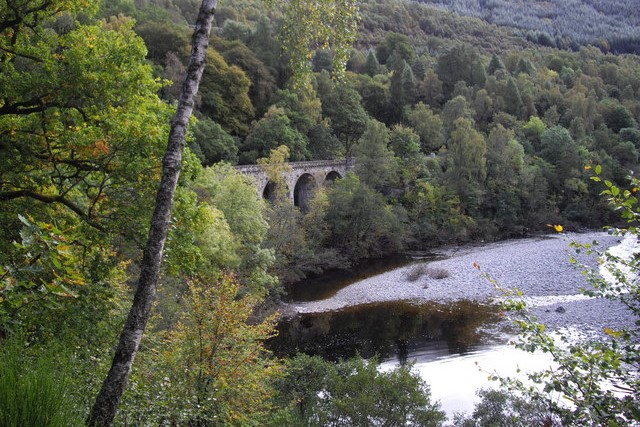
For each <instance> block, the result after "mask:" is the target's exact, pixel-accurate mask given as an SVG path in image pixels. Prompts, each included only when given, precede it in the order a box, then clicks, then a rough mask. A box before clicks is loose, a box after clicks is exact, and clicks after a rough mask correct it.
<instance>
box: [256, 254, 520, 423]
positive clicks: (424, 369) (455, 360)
mask: <svg viewBox="0 0 640 427" xmlns="http://www.w3.org/2000/svg"><path fill="white" fill-rule="evenodd" d="M418 255H419V257H418V258H417V259H418V260H424V259H428V260H436V259H441V258H442V256H440V255H437V254H430V253H429V254H418ZM415 261H416V256H415V254H414V256H397V257H392V258H389V259H386V260H376V261H375V262H371V263H369V264H366V265H361V266H358V267H356V268H354V269H353V270H351V271H348V272H347V271H336V272H331V273H329V274H327V275H323V276H321V277H317V278H313V279H309V280H306V281H304V282H301V283H299V284H297V285H295V286H292V287H290V288H289V289H288V299H289V301H290V302H303V301H314V300H322V299H325V298H329V297H331V296H333V295H334V294H335V293H336V292H337V291H339V290H340V289H342V288H344V287H346V286H348V285H350V284H352V283H355V282H357V281H359V280H363V279H365V278H369V277H375V276H376V275H378V274H381V273H383V272H385V271H389V270H392V269H394V268H398V267H401V266H404V265H407V264H409V263H411V262H415ZM278 331H279V334H278V336H277V337H275V338H273V339H271V340H270V341H269V342H268V347H269V348H270V349H271V350H272V351H273V352H274V353H275V354H276V355H278V356H282V357H284V356H291V355H294V354H296V353H297V352H304V353H307V354H310V355H319V356H322V357H323V358H325V359H328V360H332V361H337V360H340V359H345V358H349V357H353V356H356V355H360V356H362V357H364V358H372V357H377V358H378V360H379V361H380V362H381V369H393V368H394V367H396V366H398V365H400V364H405V363H407V362H409V363H412V364H413V366H414V370H415V371H416V372H418V373H419V374H420V375H421V376H422V377H423V379H425V381H426V382H427V383H428V384H429V385H430V387H431V392H432V397H433V399H435V400H438V401H440V402H441V404H442V408H443V409H444V410H445V411H446V412H447V413H448V415H449V416H450V417H451V416H452V415H453V414H454V413H455V412H457V411H471V410H472V409H473V404H474V402H475V401H476V400H477V398H476V396H475V392H476V390H477V389H478V388H481V387H486V386H487V385H488V384H487V383H488V381H487V377H488V375H487V374H486V372H483V371H482V370H481V369H479V366H480V365H484V366H488V367H489V366H492V365H495V366H501V367H504V366H505V365H506V364H509V363H510V364H511V365H513V370H514V371H516V370H517V369H518V368H517V361H518V360H527V358H528V357H530V355H527V354H524V353H520V352H517V351H516V350H515V349H513V348H511V347H510V346H508V345H507V344H506V342H507V340H508V337H509V336H510V334H509V331H508V330H507V329H506V325H505V323H504V322H502V318H501V316H500V310H499V308H498V307H497V306H496V305H491V304H488V303H481V302H477V301H464V300H463V301H457V302H453V303H447V304H440V303H436V302H428V303H422V304H416V303H412V302H406V301H395V302H382V303H372V304H363V305H357V306H352V307H347V308H344V309H341V310H336V311H329V312H324V313H309V314H298V315H295V316H293V317H288V318H284V319H282V320H281V322H280V323H279V325H278ZM527 363H533V361H528V362H527Z"/></svg>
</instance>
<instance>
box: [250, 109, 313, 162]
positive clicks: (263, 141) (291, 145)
mask: <svg viewBox="0 0 640 427" xmlns="http://www.w3.org/2000/svg"><path fill="white" fill-rule="evenodd" d="M280 145H284V146H286V147H287V148H288V149H289V152H290V156H291V160H293V161H301V160H305V159H307V158H308V157H309V156H310V154H309V151H308V149H307V145H308V141H307V139H306V137H305V136H304V135H303V134H301V133H300V132H299V131H298V130H297V129H295V128H293V127H291V120H290V119H289V117H287V115H286V113H285V111H284V110H283V109H282V108H278V107H271V108H270V109H269V111H267V113H266V114H265V116H264V117H263V118H262V119H260V120H259V121H258V122H257V123H256V124H255V125H254V126H253V128H252V129H251V131H250V132H249V135H248V136H247V139H246V140H245V142H244V144H243V145H242V152H241V154H240V161H241V163H255V162H256V160H257V159H258V158H260V157H266V156H267V155H268V154H269V152H270V151H271V150H273V149H275V148H277V147H278V146H280Z"/></svg>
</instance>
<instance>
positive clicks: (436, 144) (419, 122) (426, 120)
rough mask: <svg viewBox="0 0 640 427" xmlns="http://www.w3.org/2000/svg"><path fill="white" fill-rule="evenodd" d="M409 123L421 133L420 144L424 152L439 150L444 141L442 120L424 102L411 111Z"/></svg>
mask: <svg viewBox="0 0 640 427" xmlns="http://www.w3.org/2000/svg"><path fill="white" fill-rule="evenodd" d="M409 123H411V126H412V127H413V129H414V130H415V131H416V133H417V134H418V135H420V145H421V147H422V151H423V152H424V153H429V152H433V151H437V150H439V149H440V147H442V144H443V143H444V135H443V133H442V132H443V128H442V120H441V119H440V117H439V116H438V115H436V114H434V113H433V111H432V110H431V109H430V108H429V107H428V106H426V105H425V104H423V103H419V104H417V105H416V106H415V107H414V108H413V110H411V112H410V113H409Z"/></svg>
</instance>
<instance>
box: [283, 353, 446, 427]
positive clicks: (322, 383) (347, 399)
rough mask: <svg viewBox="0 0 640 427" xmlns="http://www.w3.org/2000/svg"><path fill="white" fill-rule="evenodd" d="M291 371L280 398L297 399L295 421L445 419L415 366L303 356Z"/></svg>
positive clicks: (398, 422) (366, 423)
mask: <svg viewBox="0 0 640 427" xmlns="http://www.w3.org/2000/svg"><path fill="white" fill-rule="evenodd" d="M287 371H288V372H289V374H288V375H287V376H286V377H285V378H284V379H283V380H281V381H280V383H279V384H278V389H279V391H280V396H279V399H281V400H282V401H284V402H292V406H291V408H290V409H289V413H288V415H289V419H290V422H291V424H290V425H311V426H372V425H375V426H377V425H388V426H404V425H420V426H433V427H435V426H440V425H442V423H443V422H444V420H445V415H444V413H443V412H442V411H441V410H440V409H439V405H438V404H435V403H432V402H431V399H430V392H429V388H428V386H427V385H426V384H425V383H424V381H423V380H422V379H421V378H420V377H419V376H418V375H416V374H414V373H412V372H411V366H402V367H400V368H397V369H395V370H391V371H387V372H380V371H379V369H378V363H377V362H376V361H375V360H369V361H364V360H363V359H360V358H356V359H351V360H348V361H343V362H340V363H338V364H337V365H333V364H332V363H331V362H325V361H323V360H322V359H320V358H318V357H309V356H306V355H299V356H296V357H295V358H294V359H292V360H291V361H290V362H289V365H288V367H287ZM280 417H283V415H282V414H280Z"/></svg>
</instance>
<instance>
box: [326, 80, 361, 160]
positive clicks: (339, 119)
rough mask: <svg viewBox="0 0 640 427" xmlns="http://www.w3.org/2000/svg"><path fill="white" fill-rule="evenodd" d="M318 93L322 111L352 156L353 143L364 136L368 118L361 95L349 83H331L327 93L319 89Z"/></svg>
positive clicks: (347, 153)
mask: <svg viewBox="0 0 640 427" xmlns="http://www.w3.org/2000/svg"><path fill="white" fill-rule="evenodd" d="M318 94H319V96H320V99H321V100H322V112H323V113H324V114H325V116H326V117H327V118H328V119H329V120H330V121H331V127H332V128H333V130H334V132H335V134H336V136H337V137H338V138H339V139H340V140H341V141H342V143H343V144H344V147H345V151H346V155H347V157H349V156H351V155H352V153H351V149H352V147H353V144H354V143H355V142H356V141H357V140H358V139H359V138H360V136H362V133H363V132H364V129H365V126H366V124H367V120H368V115H367V113H366V111H365V110H364V108H363V107H362V104H361V102H360V101H361V97H360V95H359V94H358V92H357V91H356V90H355V89H353V88H352V87H351V86H350V85H348V84H347V83H336V84H330V87H329V88H328V92H327V93H322V92H321V91H320V90H318Z"/></svg>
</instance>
